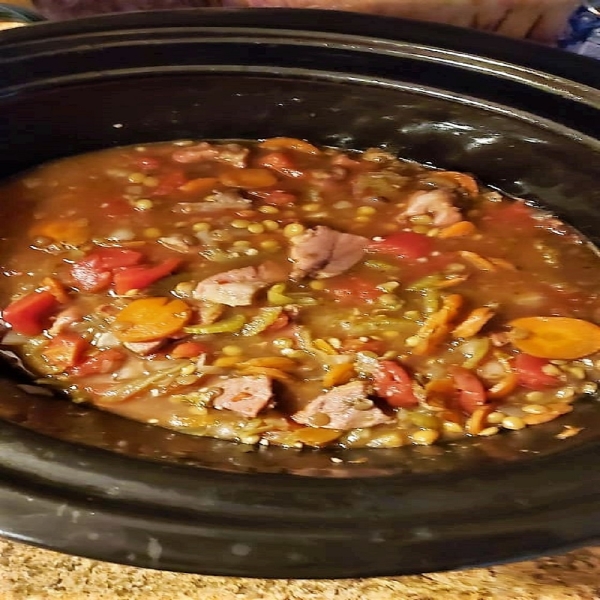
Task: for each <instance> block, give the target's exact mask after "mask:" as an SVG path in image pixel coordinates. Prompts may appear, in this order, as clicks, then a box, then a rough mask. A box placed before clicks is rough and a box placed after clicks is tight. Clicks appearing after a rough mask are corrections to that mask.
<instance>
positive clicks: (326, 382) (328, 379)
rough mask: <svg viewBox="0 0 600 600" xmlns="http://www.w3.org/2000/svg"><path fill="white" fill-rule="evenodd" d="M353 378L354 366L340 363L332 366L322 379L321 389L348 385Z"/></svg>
mask: <svg viewBox="0 0 600 600" xmlns="http://www.w3.org/2000/svg"><path fill="white" fill-rule="evenodd" d="M353 376H354V365H353V364H352V363H340V364H337V365H333V366H332V367H331V368H330V369H329V371H327V373H325V377H323V387H326V388H329V387H333V386H334V385H342V384H344V383H348V382H349V381H350V379H352V377H353Z"/></svg>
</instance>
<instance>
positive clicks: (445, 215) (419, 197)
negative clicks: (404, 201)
mask: <svg viewBox="0 0 600 600" xmlns="http://www.w3.org/2000/svg"><path fill="white" fill-rule="evenodd" d="M420 215H431V217H432V219H433V224H434V225H435V226H436V227H448V225H453V224H454V223H458V221H461V220H462V216H461V214H460V210H458V208H456V206H454V204H452V195H451V194H450V193H449V192H448V191H446V190H431V191H429V192H417V193H415V194H413V195H412V196H411V198H410V199H409V201H408V206H407V207H406V210H405V211H404V216H405V217H416V216H420Z"/></svg>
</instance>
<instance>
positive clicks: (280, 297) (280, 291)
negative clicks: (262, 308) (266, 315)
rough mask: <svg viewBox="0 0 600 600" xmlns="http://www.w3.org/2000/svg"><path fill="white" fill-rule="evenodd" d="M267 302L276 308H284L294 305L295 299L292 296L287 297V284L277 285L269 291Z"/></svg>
mask: <svg viewBox="0 0 600 600" xmlns="http://www.w3.org/2000/svg"><path fill="white" fill-rule="evenodd" d="M267 300H268V301H269V304H274V305H275V306H284V305H285V304H292V303H293V302H294V299H293V298H291V297H290V296H286V295H285V283H276V284H275V285H272V286H271V287H270V288H269V289H268V290H267Z"/></svg>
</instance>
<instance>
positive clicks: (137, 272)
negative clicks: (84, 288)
mask: <svg viewBox="0 0 600 600" xmlns="http://www.w3.org/2000/svg"><path fill="white" fill-rule="evenodd" d="M180 264H181V260H179V259H178V258H168V259H167V260H164V261H163V262H161V263H159V264H158V265H154V266H153V267H144V266H135V267H129V268H125V269H123V270H121V271H116V272H115V274H114V278H113V279H114V282H115V292H117V294H119V295H121V294H125V293H126V292H128V291H129V290H143V289H144V288H147V287H148V286H149V285H151V284H153V283H154V282H155V281H158V280H159V279H162V278H163V277H166V276H167V275H169V274H171V273H172V272H173V271H174V270H175V269H176V268H177V267H178V266H179V265H180Z"/></svg>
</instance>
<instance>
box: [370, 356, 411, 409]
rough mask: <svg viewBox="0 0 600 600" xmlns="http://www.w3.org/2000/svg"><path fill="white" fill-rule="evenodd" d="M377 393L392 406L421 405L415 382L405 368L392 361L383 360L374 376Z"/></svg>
mask: <svg viewBox="0 0 600 600" xmlns="http://www.w3.org/2000/svg"><path fill="white" fill-rule="evenodd" d="M373 387H374V388H375V393H376V394H377V395H378V396H380V397H381V398H383V399H384V400H385V401H386V402H387V403H388V404H389V405H390V406H394V407H402V408H408V407H410V406H415V405H417V404H418V403H419V400H418V398H417V397H416V396H415V393H414V390H413V381H412V379H411V377H410V375H409V374H408V373H407V372H406V370H405V369H404V367H402V366H401V365H399V364H398V363H397V362H394V361H392V360H383V361H381V363H380V368H379V370H378V371H377V372H376V373H375V375H374V386H373Z"/></svg>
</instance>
